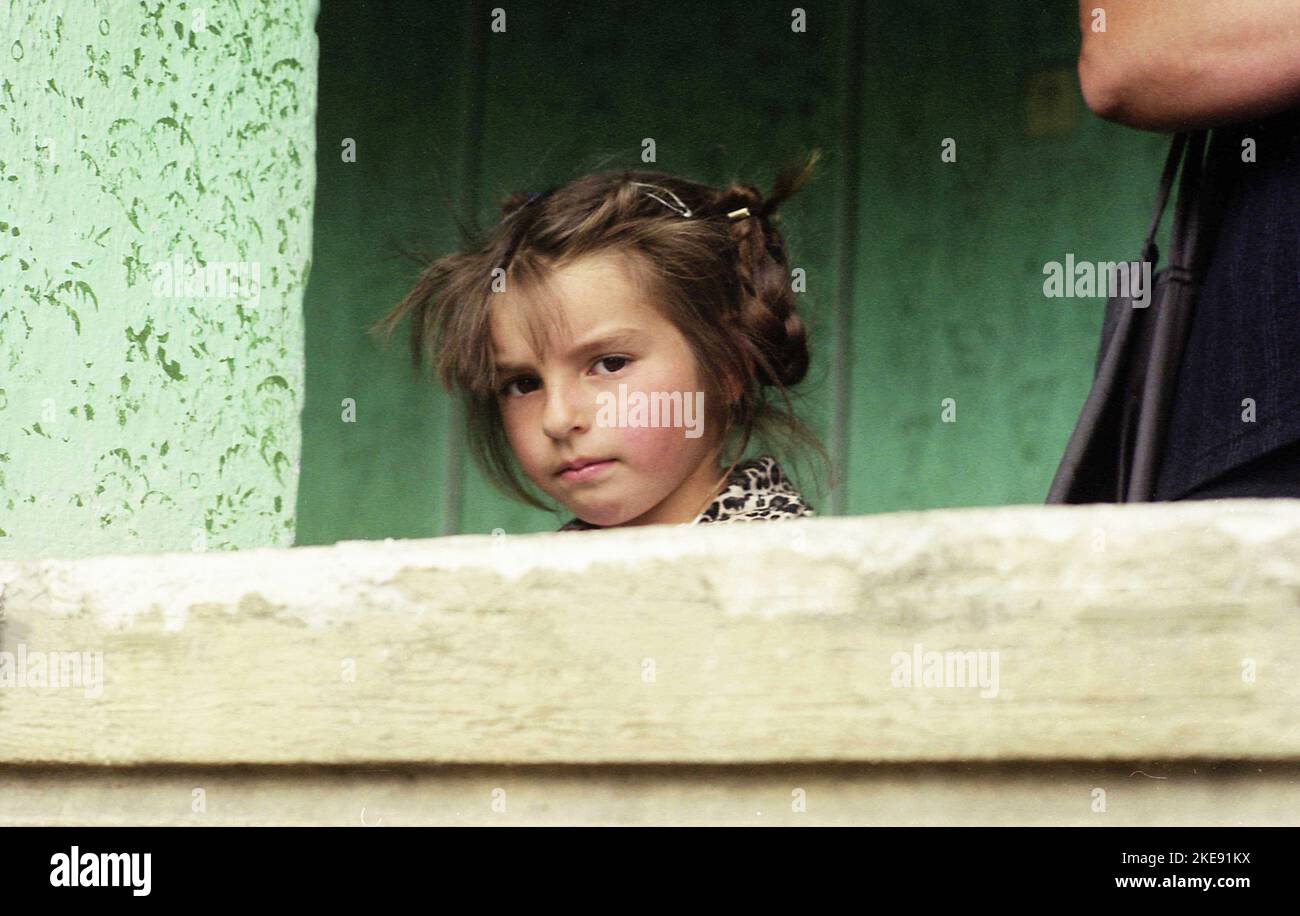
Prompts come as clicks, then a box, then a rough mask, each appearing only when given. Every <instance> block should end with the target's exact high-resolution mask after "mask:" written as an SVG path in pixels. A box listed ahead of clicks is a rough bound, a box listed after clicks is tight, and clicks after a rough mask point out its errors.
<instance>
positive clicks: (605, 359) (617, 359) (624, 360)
mask: <svg viewBox="0 0 1300 916" xmlns="http://www.w3.org/2000/svg"><path fill="white" fill-rule="evenodd" d="M631 361H632V360H631V359H630V358H629V357H626V356H602V357H601V358H600V359H598V360H596V365H597V366H599V365H600V364H601V363H611V362H613V363H618V364H619V365H618V366H616V367H615V368H613V369H610V370H609V372H610V374H613V373H615V372H617V371H619V369H622V368H623V367H624V366H626V365H627V364H628V363H630V362H631ZM607 368H608V367H607Z"/></svg>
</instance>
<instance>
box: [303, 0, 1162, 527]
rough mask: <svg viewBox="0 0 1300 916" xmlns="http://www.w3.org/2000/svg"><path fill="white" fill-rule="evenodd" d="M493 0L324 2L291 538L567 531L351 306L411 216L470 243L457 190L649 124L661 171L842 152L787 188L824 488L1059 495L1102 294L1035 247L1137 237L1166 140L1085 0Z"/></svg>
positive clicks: (884, 502) (592, 154)
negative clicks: (347, 150)
mask: <svg viewBox="0 0 1300 916" xmlns="http://www.w3.org/2000/svg"><path fill="white" fill-rule="evenodd" d="M492 5H493V4H485V3H479V4H463V5H462V4H436V5H435V4H415V3H397V2H392V3H373V2H372V3H365V4H362V3H340V2H326V3H325V4H324V8H323V11H322V16H321V19H320V22H319V31H320V36H321V47H322V70H321V111H320V118H319V122H318V130H319V133H318V141H319V143H318V148H319V155H320V159H319V161H318V170H319V191H318V198H317V210H316V219H317V229H316V245H317V246H318V247H317V252H316V256H315V261H316V265H317V267H316V270H315V272H314V273H313V275H312V279H311V283H310V285H309V289H308V293H307V303H306V309H307V328H308V331H307V333H308V338H307V368H308V376H307V378H308V384H307V407H306V412H305V414H304V429H303V436H304V461H303V476H302V486H301V490H300V505H299V527H298V542H299V543H329V542H332V541H335V540H339V539H344V538H372V537H384V536H394V537H408V536H417V535H423V536H428V535H434V534H439V533H450V532H458V531H459V532H478V533H484V532H490V531H492V530H493V529H495V528H501V529H503V530H505V531H507V532H526V531H538V530H548V529H552V528H554V527H556V526H557V525H558V523H559V522H560V521H561V520H562V518H555V517H551V516H549V515H546V514H545V513H541V512H537V511H534V510H530V509H526V508H523V507H520V506H518V505H515V504H513V503H510V502H509V501H507V500H505V499H504V498H503V497H501V496H499V495H498V494H496V493H495V492H494V491H492V490H490V489H489V488H488V486H487V485H486V484H485V483H484V482H483V481H482V480H481V479H480V477H479V475H478V473H477V471H476V470H475V469H474V468H473V466H472V464H471V463H470V462H469V461H468V458H467V456H466V455H465V454H464V451H463V449H462V447H461V445H462V444H461V442H460V436H459V428H458V427H457V426H456V425H455V424H454V422H453V421H454V417H453V415H452V411H451V409H450V407H449V405H448V403H447V399H446V398H445V396H444V395H443V393H442V392H441V390H440V389H438V388H437V387H436V386H434V385H432V384H429V383H426V384H423V385H420V384H415V383H413V382H412V381H411V378H410V374H409V372H408V370H407V367H406V365H405V359H406V352H405V349H404V344H405V340H404V339H401V340H398V341H396V346H394V347H393V348H392V349H390V350H389V351H388V352H383V351H381V350H380V349H379V348H378V347H377V346H376V345H375V344H374V342H373V341H371V340H369V339H367V338H365V337H364V335H363V334H362V333H361V329H362V328H363V327H364V326H365V325H366V324H368V323H369V322H371V321H373V320H374V319H375V318H377V317H379V316H380V315H382V314H383V313H384V312H385V311H386V310H387V309H388V308H389V307H390V306H391V305H392V304H393V303H395V302H396V301H397V299H398V298H400V296H401V295H402V294H403V292H404V291H405V290H406V288H407V286H408V284H409V283H410V282H411V280H412V279H413V277H414V276H415V269H414V268H413V267H412V266H411V265H409V264H407V263H404V262H402V261H400V260H394V259H392V255H393V253H394V251H395V246H396V243H397V242H404V243H417V242H426V243H427V244H428V247H430V248H432V249H433V250H435V251H438V252H440V253H441V252H445V251H447V250H450V248H451V247H453V246H454V245H455V234H454V225H453V220H452V217H451V213H450V212H449V210H448V204H449V203H450V204H454V205H457V206H462V207H463V208H465V209H470V210H474V211H475V212H477V213H478V214H479V215H480V216H481V218H483V219H493V218H495V214H496V212H497V211H496V209H495V202H496V200H497V199H499V198H500V197H501V196H503V195H504V194H505V193H507V192H509V191H512V190H516V189H520V188H524V189H535V188H542V187H545V186H546V185H547V184H549V183H551V182H554V181H559V180H561V179H563V178H566V177H569V176H571V175H574V174H578V173H580V172H582V171H585V170H589V169H593V168H600V167H619V166H639V165H640V164H641V163H640V160H639V153H640V142H641V139H642V138H643V137H653V138H654V139H655V141H656V143H657V151H658V160H657V162H656V163H655V166H657V167H659V168H662V169H665V170H669V171H680V172H682V173H684V174H687V175H690V176H692V177H695V178H699V179H702V180H707V181H713V182H722V181H724V180H726V179H728V178H731V177H737V178H741V179H743V180H748V181H751V182H753V183H755V184H758V185H759V186H760V187H763V188H764V189H766V188H767V187H769V186H770V183H771V180H772V178H773V176H774V175H775V173H776V171H777V169H778V167H779V166H780V165H781V163H782V162H783V161H785V160H786V159H787V158H789V157H790V156H793V155H795V154H797V153H798V152H800V151H801V150H803V149H807V148H810V147H813V146H819V147H821V148H822V149H823V150H824V151H825V152H826V159H825V160H824V162H823V166H824V169H823V174H822V175H821V177H820V178H819V179H818V180H817V181H816V182H815V183H814V185H812V186H811V187H810V188H808V189H806V190H805V191H804V192H802V193H801V195H800V196H799V197H797V198H796V199H795V200H794V201H792V202H791V204H790V205H788V207H787V208H786V209H785V210H784V213H785V217H784V219H785V222H784V227H785V229H786V234H787V240H788V242H789V244H790V246H791V249H792V254H793V259H794V262H795V263H796V264H797V265H798V266H802V267H804V268H805V269H806V270H807V272H808V278H809V289H808V292H807V294H806V297H805V300H804V302H803V306H802V308H803V312H804V314H805V316H806V317H807V319H808V320H809V321H810V323H811V324H812V326H813V337H812V341H813V349H814V366H813V370H812V374H811V376H810V378H809V380H808V381H807V382H806V383H805V385H804V386H802V387H803V389H804V395H803V397H804V402H803V405H802V406H803V410H804V415H805V416H806V417H807V419H808V420H809V422H810V423H811V425H812V426H813V427H814V429H815V430H817V431H818V433H819V434H820V435H821V436H822V437H823V441H825V442H826V443H827V445H828V446H830V447H831V448H832V449H833V450H834V452H835V453H836V454H837V455H838V456H839V457H840V459H841V460H842V461H843V463H844V468H845V471H846V474H845V478H846V479H845V482H844V485H843V487H842V488H841V489H840V490H839V491H838V492H836V493H833V494H828V493H814V494H813V495H812V496H813V502H814V505H815V506H816V507H817V508H818V509H819V510H820V511H822V512H823V513H831V512H838V513H850V514H862V513H872V512H886V511H893V510H901V509H920V508H931V507H939V506H969V505H996V504H1010V503H1039V502H1041V501H1042V500H1043V498H1044V497H1045V495H1046V492H1047V488H1048V484H1049V483H1050V481H1051V477H1052V474H1053V473H1054V471H1055V468H1056V464H1057V461H1058V459H1059V456H1060V454H1061V451H1062V449H1063V448H1064V445H1065V442H1066V439H1067V438H1068V436H1069V433H1070V430H1071V428H1072V427H1073V424H1074V421H1075V419H1076V417H1077V415H1078V411H1079V408H1080V406H1081V404H1082V401H1083V398H1084V396H1085V394H1086V392H1087V388H1088V385H1089V382H1090V379H1091V371H1092V364H1093V359H1094V356H1095V352H1096V346H1097V337H1098V331H1099V328H1100V320H1101V310H1102V301H1101V300H1100V299H1092V300H1079V299H1065V300H1061V299H1055V300H1053V299H1046V298H1044V296H1043V294H1042V281H1043V275H1042V270H1043V265H1044V264H1045V263H1046V262H1047V261H1051V260H1058V259H1063V258H1064V257H1065V254H1066V253H1067V252H1073V253H1074V254H1075V256H1076V257H1077V258H1079V259H1091V260H1113V259H1116V258H1124V257H1131V256H1135V255H1136V254H1137V252H1138V250H1139V248H1140V241H1141V234H1142V232H1143V230H1144V227H1145V221H1146V219H1147V215H1148V213H1149V209H1150V205H1151V201H1152V194H1153V190H1154V184H1155V181H1156V178H1157V174H1158V167H1159V164H1160V162H1161V159H1162V156H1163V152H1164V149H1165V139H1164V138H1163V137H1160V136H1158V135H1154V134H1142V133H1139V132H1136V131H1131V130H1127V129H1124V128H1120V127H1116V126H1113V125H1110V124H1107V123H1105V122H1102V121H1100V120H1099V119H1097V118H1096V117H1094V116H1093V115H1092V114H1091V113H1090V112H1088V111H1087V109H1086V107H1085V106H1084V105H1083V102H1082V99H1081V98H1080V96H1079V93H1078V84H1077V78H1076V76H1075V74H1074V67H1075V58H1076V55H1077V52H1078V43H1079V38H1078V29H1077V24H1076V12H1075V5H1074V3H1073V2H1072V0H1051V2H1025V0H995V2H990V3H986V4H982V5H981V7H980V8H972V7H969V6H966V7H963V6H961V5H956V4H952V3H948V2H940V0H896V2H886V3H870V4H854V3H850V2H845V0H842V2H812V3H803V4H801V7H802V8H803V9H805V10H806V12H807V22H808V31H807V33H806V34H795V33H793V32H792V31H791V29H790V22H791V19H790V16H791V12H790V11H791V8H792V7H791V5H790V4H785V3H775V2H761V0H760V2H753V0H743V2H740V0H737V2H711V3H708V4H697V3H685V2H683V3H678V4H667V5H665V4H663V3H655V4H649V3H626V2H625V3H602V4H584V3H545V4H542V3H511V4H507V5H505V7H504V8H505V9H506V11H507V30H506V32H505V33H504V34H494V33H491V32H490V31H489V29H488V25H489V19H490V15H491V12H490V8H491V6H492ZM347 137H351V138H353V139H355V140H357V142H358V148H357V149H358V154H357V161H356V162H355V163H347V162H344V161H342V157H341V155H340V144H341V142H342V141H343V139H344V138H347ZM945 138H952V139H954V140H955V141H956V144H957V161H956V162H953V163H945V162H942V161H941V157H940V153H941V150H942V146H941V144H942V143H943V141H944V139H945ZM346 398H352V399H353V401H352V402H345V400H344V399H346ZM946 398H952V399H953V400H954V401H955V404H956V422H955V423H944V422H943V417H942V405H943V402H944V399H946ZM347 403H355V405H356V412H355V422H348V421H347V418H346V417H345V413H344V410H345V406H346V404H347Z"/></svg>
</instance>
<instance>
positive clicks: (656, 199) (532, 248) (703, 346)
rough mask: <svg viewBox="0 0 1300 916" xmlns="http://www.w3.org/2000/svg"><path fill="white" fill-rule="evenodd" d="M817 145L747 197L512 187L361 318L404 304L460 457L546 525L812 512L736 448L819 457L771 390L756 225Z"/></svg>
mask: <svg viewBox="0 0 1300 916" xmlns="http://www.w3.org/2000/svg"><path fill="white" fill-rule="evenodd" d="M817 159H818V154H817V153H813V155H811V156H810V157H808V159H807V160H805V161H804V162H802V163H800V164H796V165H794V166H789V167H787V168H786V169H784V170H783V171H782V172H781V174H780V175H779V176H778V178H777V181H776V184H775V186H774V188H773V191H772V194H771V195H770V196H769V197H768V198H767V199H764V198H763V196H762V195H761V194H760V193H759V192H758V191H757V190H756V189H755V188H753V187H751V186H749V185H738V184H733V185H731V186H730V187H727V188H725V189H718V188H713V187H709V186H707V185H703V184H699V183H696V182H693V181H688V180H685V179H682V178H678V177H675V176H672V175H668V174H665V173H662V172H651V171H638V170H630V171H605V172H598V173H594V174H590V175H586V176H583V177H581V178H577V179H574V180H572V181H569V182H567V183H565V184H563V185H559V186H557V187H553V188H551V189H550V190H548V191H546V192H545V193H534V194H524V193H517V194H515V195H513V196H511V197H510V198H509V199H508V200H507V201H506V202H505V205H504V208H503V216H502V219H501V221H500V222H499V223H498V224H497V225H496V226H494V227H493V228H491V229H490V230H489V231H488V233H487V234H486V236H485V237H483V236H480V238H479V240H477V241H476V242H475V243H474V244H472V245H471V246H470V247H469V248H468V249H467V250H465V251H461V252H458V253H455V254H451V255H447V256H445V257H442V258H439V259H437V260H435V261H433V263H432V264H430V265H429V266H428V267H427V268H426V269H425V270H424V272H423V273H422V274H421V276H420V278H419V280H418V282H417V283H416V285H415V287H414V288H413V289H412V290H411V291H410V292H409V293H408V294H407V295H406V297H405V298H404V299H403V300H402V301H401V302H400V303H399V304H398V305H397V306H396V307H395V308H394V309H393V310H392V312H390V313H389V314H388V315H387V316H386V317H385V318H384V319H383V320H381V321H380V322H379V323H378V324H377V325H376V326H375V328H374V330H375V331H378V332H381V333H382V335H383V336H384V338H385V339H388V338H389V337H391V335H392V333H393V331H394V329H395V328H396V326H397V324H398V323H400V322H401V321H402V320H403V319H404V318H405V317H407V316H408V315H409V316H411V318H412V324H411V355H412V360H413V363H414V366H415V369H416V371H417V373H418V372H419V371H420V369H421V365H422V361H423V360H425V359H429V360H431V361H433V362H434V363H435V364H436V365H437V367H438V375H439V378H440V380H441V382H442V384H443V386H444V387H445V388H446V389H447V390H448V391H453V392H459V394H460V395H461V397H462V398H463V400H464V403H465V416H466V419H467V431H468V435H469V441H470V447H471V452H472V454H473V455H474V458H475V461H476V462H477V463H478V465H479V467H480V468H481V469H482V470H483V471H484V473H485V474H486V475H487V476H488V478H489V479H490V480H492V481H493V483H494V484H496V485H497V486H498V487H499V488H501V489H502V490H503V491H504V492H505V493H507V495H510V496H513V497H515V498H518V499H520V500H521V501H523V502H525V503H527V504H529V505H532V506H535V507H537V508H541V509H547V510H551V511H558V509H557V508H556V507H553V506H549V505H547V504H546V503H545V502H543V501H542V499H540V498H539V497H538V496H537V494H536V493H535V492H532V491H530V490H529V489H528V487H527V486H526V485H525V484H524V482H523V481H522V480H521V479H520V477H519V472H522V474H523V476H524V477H526V478H527V480H528V481H529V482H531V483H532V485H533V486H534V487H535V488H536V489H537V490H540V491H541V493H542V494H544V495H545V496H547V497H549V498H550V499H552V500H554V501H555V502H557V503H559V504H560V506H562V507H564V508H565V509H567V510H568V511H569V512H570V513H572V514H573V515H574V516H575V517H574V518H573V519H571V520H570V521H569V522H567V523H566V524H564V525H563V526H562V527H561V528H560V530H561V531H567V530H577V529H593V528H616V527H621V526H625V525H651V524H704V523H709V522H733V521H762V520H768V519H780V518H787V517H797V516H807V515H812V514H813V509H812V507H811V506H810V505H809V504H808V503H807V502H806V501H805V500H804V498H803V497H802V496H801V495H800V493H799V491H798V490H797V489H796V488H795V486H794V485H793V484H792V483H791V482H790V480H789V479H788V478H787V476H786V475H785V473H784V471H783V469H782V468H781V466H780V464H779V463H778V462H777V460H776V458H775V457H774V456H773V455H771V454H767V453H764V454H761V455H759V456H757V457H755V458H751V459H749V460H747V461H744V460H742V457H743V456H744V454H745V451H746V448H747V447H748V446H749V444H750V442H751V439H758V440H760V441H767V440H768V438H769V437H778V436H779V437H780V438H782V439H783V440H784V441H785V442H786V443H788V444H792V445H801V446H807V447H809V448H810V449H811V450H813V451H814V452H815V453H816V454H817V455H818V456H819V457H820V458H821V459H822V460H823V462H824V463H825V464H829V460H828V458H827V455H826V451H825V449H824V448H822V446H821V444H820V443H819V442H818V441H817V439H816V437H815V436H814V435H813V434H812V433H811V431H809V430H808V429H807V427H805V426H804V425H803V424H802V423H801V422H800V421H799V420H798V419H797V418H796V416H795V414H794V410H793V408H792V405H791V399H790V393H789V388H790V387H791V386H793V385H795V384H797V383H798V382H799V381H800V380H802V379H803V378H804V375H805V374H806V372H807V370H808V345H807V340H806V332H805V327H804V323H803V321H802V320H801V319H800V317H799V316H798V315H797V314H796V312H795V294H794V292H793V290H792V289H791V284H790V268H789V265H788V263H787V258H786V251H785V244H784V242H783V241H782V239H781V236H780V235H779V233H778V232H777V231H776V229H775V227H774V225H773V224H774V222H775V221H776V220H777V217H776V215H775V210H776V207H777V206H778V205H779V204H780V203H781V202H782V201H784V200H785V199H786V198H788V197H789V196H790V195H791V194H793V193H794V192H795V191H797V190H798V189H799V188H800V187H801V186H802V185H803V184H804V183H805V182H806V180H807V179H808V177H809V175H810V173H811V171H812V168H813V166H814V165H815V164H816V162H817ZM771 391H775V392H776V393H778V394H779V395H780V396H781V399H782V400H783V402H784V404H783V405H782V404H778V403H775V402H774V401H773V399H772V398H770V397H769V392H771Z"/></svg>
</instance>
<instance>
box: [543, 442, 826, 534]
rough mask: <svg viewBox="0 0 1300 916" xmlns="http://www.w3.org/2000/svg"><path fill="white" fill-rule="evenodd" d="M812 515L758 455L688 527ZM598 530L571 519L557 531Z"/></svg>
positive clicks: (773, 464)
mask: <svg viewBox="0 0 1300 916" xmlns="http://www.w3.org/2000/svg"><path fill="white" fill-rule="evenodd" d="M815 514H816V513H815V512H814V511H813V508H812V506H810V505H808V503H807V502H806V501H805V500H804V498H803V496H802V495H801V494H800V493H799V491H798V490H796V489H795V488H794V485H793V484H791V483H790V479H789V478H788V477H786V475H785V472H784V471H783V470H781V465H780V464H778V463H777V460H776V459H775V458H773V457H772V456H771V455H760V456H758V457H757V458H751V459H749V460H748V461H743V462H741V463H740V464H738V465H736V466H735V467H734V468H733V469H732V471H731V473H730V474H728V475H727V479H726V481H725V482H724V484H723V487H722V491H721V492H720V493H719V494H718V495H717V496H716V497H715V498H714V500H713V502H711V503H709V506H708V508H707V509H705V510H704V511H703V512H701V513H700V514H699V515H697V516H696V517H695V521H693V522H691V524H692V525H704V524H708V523H710V522H766V521H773V520H776V519H782V518H801V517H805V516H811V515H815ZM601 527H602V526H601V525H592V524H589V523H587V522H584V521H583V520H582V519H580V518H573V519H570V520H569V521H568V522H566V523H565V524H564V525H563V526H562V527H561V528H560V529H559V530H560V531H590V530H599V529H600V528H601Z"/></svg>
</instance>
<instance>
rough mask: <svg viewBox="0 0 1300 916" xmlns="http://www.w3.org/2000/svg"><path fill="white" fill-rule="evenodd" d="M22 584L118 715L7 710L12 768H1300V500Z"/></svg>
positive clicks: (334, 557) (83, 701) (537, 540)
mask: <svg viewBox="0 0 1300 916" xmlns="http://www.w3.org/2000/svg"><path fill="white" fill-rule="evenodd" d="M0 584H3V586H4V595H3V600H4V617H3V622H2V627H3V629H2V631H0V648H2V649H3V650H4V651H6V652H9V653H11V654H14V655H15V657H16V655H17V654H18V653H20V652H26V653H28V655H29V658H30V654H31V653H38V652H46V653H48V652H51V651H59V652H90V653H93V652H101V653H102V657H103V671H104V678H103V686H102V692H101V693H100V695H98V696H87V693H93V692H94V691H93V689H91V690H87V689H83V687H79V686H61V687H57V688H55V687H49V686H41V685H39V684H36V685H33V684H31V683H28V684H26V685H25V686H23V685H16V686H7V687H3V688H0V763H2V764H8V765H10V766H32V765H40V764H78V765H95V766H103V765H112V766H135V765H166V764H183V765H198V766H221V765H235V764H295V765H340V764H418V765H437V764H613V763H628V764H647V763H674V764H773V763H784V764H788V763H808V762H819V761H823V762H830V761H837V762H858V763H880V762H903V761H929V762H954V761H1000V760H1001V761H1060V760H1079V761H1106V760H1113V761H1123V760H1135V759H1150V758H1157V759H1206V760H1255V761H1296V760H1298V759H1300V729H1297V709H1300V679H1298V678H1297V677H1296V675H1297V670H1296V669H1297V663H1296V660H1297V657H1298V655H1300V501H1296V500H1275V501H1274V500H1260V501H1257V500H1250V501H1232V502H1223V501H1217V502H1205V503H1184V504H1159V505H1152V506H1140V507H1139V506H1124V507H1121V506H1088V507H1038V506H1032V507H1011V508H999V509H969V510H944V511H934V512H923V513H899V514H891V515H884V516H875V517H861V518H819V519H818V518H815V519H806V520H800V521H786V522H780V523H773V524H766V525H720V526H704V527H700V528H694V529H680V528H675V527H670V526H664V527H656V528H651V529H644V530H614V531H607V532H569V533H564V534H541V535H529V536H513V537H512V536H505V537H490V536H483V537H478V536H474V537H455V538H441V539H433V540H424V541H402V542H395V541H385V542H348V543H344V544H340V545H336V546H333V547H312V548H293V549H264V550H250V551H242V552H237V553H202V554H195V553H176V554H165V555H158V556H134V555H133V556H120V557H97V558H91V559H82V560H72V561H58V560H42V561H31V562H18V563H8V564H3V565H0ZM917 645H919V646H921V650H920V651H921V653H922V658H924V656H923V653H924V652H930V651H935V652H940V653H942V652H947V651H953V652H957V651H960V652H966V651H970V652H977V651H978V652H988V653H992V652H996V653H998V656H997V657H998V683H997V685H996V695H994V696H981V693H984V694H987V693H989V691H988V690H986V689H984V690H982V689H980V688H978V687H974V686H966V687H961V686H951V685H949V686H929V687H927V686H923V685H922V686H918V685H912V686H896V685H895V683H894V679H895V677H896V675H897V674H898V671H899V669H900V667H901V663H900V662H899V661H898V659H899V657H900V656H899V655H898V653H902V654H903V655H906V656H911V655H912V654H913V652H914V647H915V646H917ZM989 657H990V658H991V656H989ZM15 663H16V662H15ZM906 667H908V668H909V669H912V666H911V665H910V664H908V665H907V666H906ZM912 670H915V669H912ZM1252 678H1253V679H1252ZM28 680H29V681H30V680H31V678H30V672H29V678H28Z"/></svg>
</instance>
